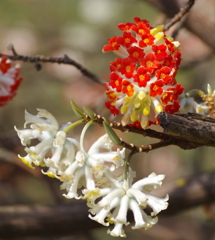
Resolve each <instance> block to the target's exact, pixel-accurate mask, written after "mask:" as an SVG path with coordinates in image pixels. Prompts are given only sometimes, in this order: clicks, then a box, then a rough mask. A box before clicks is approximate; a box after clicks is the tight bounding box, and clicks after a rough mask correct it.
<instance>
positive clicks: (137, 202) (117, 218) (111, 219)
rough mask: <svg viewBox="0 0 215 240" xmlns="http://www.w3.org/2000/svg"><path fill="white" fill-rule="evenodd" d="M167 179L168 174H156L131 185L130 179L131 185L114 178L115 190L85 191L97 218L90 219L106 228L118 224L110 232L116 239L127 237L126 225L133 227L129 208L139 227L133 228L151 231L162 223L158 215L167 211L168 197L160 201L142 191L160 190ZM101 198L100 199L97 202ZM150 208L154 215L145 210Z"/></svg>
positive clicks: (92, 211) (92, 212)
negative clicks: (155, 225) (128, 218)
mask: <svg viewBox="0 0 215 240" xmlns="http://www.w3.org/2000/svg"><path fill="white" fill-rule="evenodd" d="M164 177H165V176H164V175H156V174H155V173H152V174H150V175H149V176H148V177H147V178H143V179H142V180H139V181H137V182H136V183H134V184H133V185H131V184H130V183H129V182H130V181H131V179H129V180H128V181H129V182H128V181H126V180H124V181H121V182H118V181H116V180H113V179H112V181H113V182H114V185H115V187H111V188H103V189H96V190H92V191H85V198H87V200H88V201H89V203H88V206H89V207H90V208H91V209H90V212H91V214H93V215H95V216H91V215H89V217H90V218H91V219H93V220H95V221H97V222H99V223H101V224H103V225H104V226H109V223H114V224H115V227H114V228H113V230H112V231H110V230H109V231H108V233H110V234H111V235H112V236H114V237H117V236H121V237H125V234H124V231H123V229H122V227H123V224H124V225H128V224H129V222H128V221H127V212H128V209H130V210H131V211H132V212H133V215H134V221H135V225H134V226H133V227H132V229H138V228H142V227H144V228H146V229H148V228H151V227H152V226H153V225H154V224H156V223H157V221H158V218H157V217H155V216H156V215H157V214H158V213H159V212H160V211H161V210H164V209H166V208H167V206H168V203H167V200H168V195H167V196H166V197H165V198H159V197H155V196H153V195H151V194H148V193H146V192H142V190H145V191H151V190H152V189H154V188H158V187H160V186H161V184H162V180H163V179H164ZM129 178H130V175H129ZM97 199H100V200H99V201H98V202H97V203H95V201H96V200H97ZM147 206H149V207H150V208H151V209H152V212H151V216H148V215H147V214H146V213H145V212H144V211H143V209H144V208H146V207H147Z"/></svg>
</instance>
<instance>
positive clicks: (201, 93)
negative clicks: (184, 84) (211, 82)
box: [185, 89, 205, 97]
mask: <svg viewBox="0 0 215 240" xmlns="http://www.w3.org/2000/svg"><path fill="white" fill-rule="evenodd" d="M192 94H198V95H199V96H200V97H201V96H202V95H204V94H205V93H204V92H203V91H201V90H199V89H193V90H191V91H189V92H187V93H186V94H185V96H186V97H190V96H191V95H192Z"/></svg>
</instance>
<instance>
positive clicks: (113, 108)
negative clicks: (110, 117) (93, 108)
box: [105, 102, 120, 115]
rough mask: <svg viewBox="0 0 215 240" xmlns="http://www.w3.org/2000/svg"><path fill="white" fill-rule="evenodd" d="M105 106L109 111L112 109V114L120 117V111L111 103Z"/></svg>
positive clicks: (106, 103)
mask: <svg viewBox="0 0 215 240" xmlns="http://www.w3.org/2000/svg"><path fill="white" fill-rule="evenodd" d="M105 105H106V107H107V108H108V109H110V111H111V113H113V114H114V115H119V114H120V111H119V110H118V109H117V108H116V107H115V106H113V105H112V104H111V103H110V102H105Z"/></svg>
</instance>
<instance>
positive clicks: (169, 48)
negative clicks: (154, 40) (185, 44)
mask: <svg viewBox="0 0 215 240" xmlns="http://www.w3.org/2000/svg"><path fill="white" fill-rule="evenodd" d="M164 41H165V43H166V45H167V47H168V50H169V51H170V52H175V46H174V44H173V43H172V42H170V41H169V40H168V39H166V38H164Z"/></svg>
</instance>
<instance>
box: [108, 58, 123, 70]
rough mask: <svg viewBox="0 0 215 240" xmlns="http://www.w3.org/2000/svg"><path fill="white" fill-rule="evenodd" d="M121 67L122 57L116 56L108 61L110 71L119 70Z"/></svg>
mask: <svg viewBox="0 0 215 240" xmlns="http://www.w3.org/2000/svg"><path fill="white" fill-rule="evenodd" d="M121 68H122V58H116V59H115V62H110V71H111V72H114V71H118V72H120V69H121Z"/></svg>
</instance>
